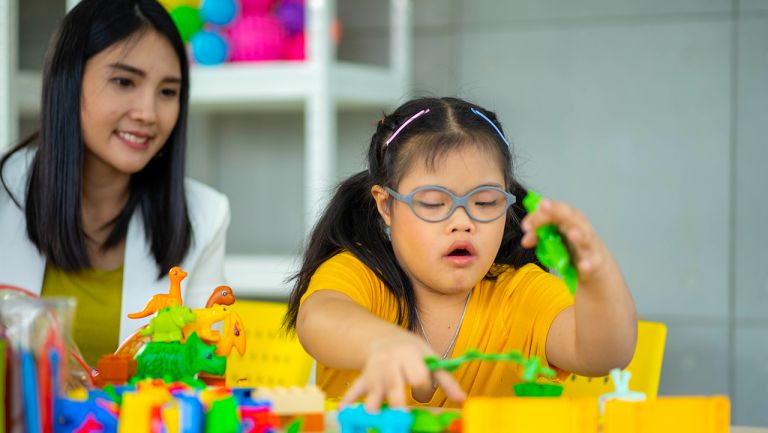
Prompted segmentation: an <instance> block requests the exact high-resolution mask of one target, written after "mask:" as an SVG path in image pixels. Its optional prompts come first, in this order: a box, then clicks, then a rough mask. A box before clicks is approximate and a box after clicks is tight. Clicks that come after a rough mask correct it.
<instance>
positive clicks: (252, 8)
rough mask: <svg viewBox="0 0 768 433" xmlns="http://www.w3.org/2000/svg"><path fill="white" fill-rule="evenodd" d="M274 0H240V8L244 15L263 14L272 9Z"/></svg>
mask: <svg viewBox="0 0 768 433" xmlns="http://www.w3.org/2000/svg"><path fill="white" fill-rule="evenodd" d="M274 5H275V0H240V10H241V14H242V16H244V17H249V16H254V15H264V14H266V13H269V12H270V11H271V10H272V7H273V6H274Z"/></svg>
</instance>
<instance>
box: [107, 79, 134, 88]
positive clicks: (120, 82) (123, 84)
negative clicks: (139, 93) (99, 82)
mask: <svg viewBox="0 0 768 433" xmlns="http://www.w3.org/2000/svg"><path fill="white" fill-rule="evenodd" d="M112 82H114V83H115V84H117V85H118V86H120V87H131V86H133V81H131V79H129V78H123V77H115V78H113V79H112Z"/></svg>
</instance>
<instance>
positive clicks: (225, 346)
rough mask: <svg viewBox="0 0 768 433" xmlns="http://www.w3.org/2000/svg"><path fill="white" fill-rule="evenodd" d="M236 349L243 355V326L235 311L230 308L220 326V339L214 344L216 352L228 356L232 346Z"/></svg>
mask: <svg viewBox="0 0 768 433" xmlns="http://www.w3.org/2000/svg"><path fill="white" fill-rule="evenodd" d="M233 346H234V347H235V349H237V352H238V353H239V354H240V356H243V355H245V327H244V326H243V320H242V319H241V318H240V315H239V314H237V312H235V311H232V310H230V311H229V316H227V318H225V319H224V324H223V326H222V328H221V339H220V340H219V342H218V343H217V344H216V354H217V355H222V356H229V352H231V351H232V347H233Z"/></svg>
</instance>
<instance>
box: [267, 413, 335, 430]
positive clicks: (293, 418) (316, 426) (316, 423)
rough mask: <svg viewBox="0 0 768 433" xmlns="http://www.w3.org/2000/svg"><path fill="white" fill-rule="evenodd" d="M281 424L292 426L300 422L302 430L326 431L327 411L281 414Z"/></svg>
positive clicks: (279, 417)
mask: <svg viewBox="0 0 768 433" xmlns="http://www.w3.org/2000/svg"><path fill="white" fill-rule="evenodd" d="M278 419H279V420H280V422H279V424H280V425H284V426H286V430H287V429H288V426H291V425H292V424H294V423H297V422H298V421H300V423H299V431H301V432H324V431H325V413H305V414H301V415H280V416H278Z"/></svg>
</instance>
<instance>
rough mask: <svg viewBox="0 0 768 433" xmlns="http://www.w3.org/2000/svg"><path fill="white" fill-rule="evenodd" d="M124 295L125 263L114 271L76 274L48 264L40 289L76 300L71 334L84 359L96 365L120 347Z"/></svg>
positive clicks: (46, 294) (51, 294)
mask: <svg viewBox="0 0 768 433" xmlns="http://www.w3.org/2000/svg"><path fill="white" fill-rule="evenodd" d="M122 295H123V267H122V266H120V267H119V268H117V269H115V270H111V271H104V270H99V269H85V270H82V271H79V272H74V273H73V272H65V271H62V270H61V269H59V268H57V267H55V266H51V265H50V264H48V265H46V267H45V277H43V288H42V291H41V292H40V296H43V297H51V296H59V297H72V298H75V299H76V300H77V308H76V309H75V319H74V323H73V324H72V334H73V335H72V337H73V338H74V340H75V343H77V346H78V348H79V349H80V352H81V353H82V355H83V357H84V358H85V361H86V362H87V363H88V364H90V365H91V366H94V367H95V366H96V362H97V361H98V360H99V358H101V356H102V355H105V354H107V353H112V352H114V351H115V349H117V345H118V343H119V341H118V340H119V339H120V304H121V302H122V297H123V296H122Z"/></svg>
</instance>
